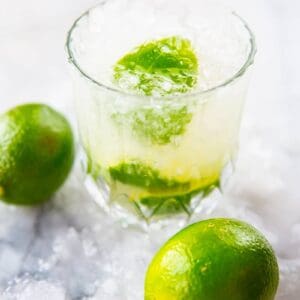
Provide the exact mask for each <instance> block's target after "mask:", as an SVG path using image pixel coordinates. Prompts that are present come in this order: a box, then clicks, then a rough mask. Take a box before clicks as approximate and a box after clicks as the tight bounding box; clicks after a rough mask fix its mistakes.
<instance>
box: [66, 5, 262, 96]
mask: <svg viewBox="0 0 300 300" xmlns="http://www.w3.org/2000/svg"><path fill="white" fill-rule="evenodd" d="M108 1H109V0H104V1H103V2H101V3H98V4H96V5H95V6H93V7H90V8H89V9H87V10H86V11H85V12H84V13H83V14H81V15H80V16H79V17H78V18H77V19H76V20H75V21H74V22H73V24H72V26H71V28H70V29H69V31H68V32H67V39H66V43H65V48H66V51H67V56H68V62H69V63H70V64H72V65H73V66H74V67H75V69H76V70H77V71H78V72H79V73H80V74H81V75H82V76H83V77H84V78H85V79H87V80H88V81H90V82H91V83H93V84H95V85H97V86H98V87H100V88H102V89H105V90H108V91H110V92H114V93H118V94H121V95H123V96H126V97H135V98H148V99H149V98H151V99H159V100H161V99H176V98H182V97H183V96H184V97H192V96H201V95H204V94H207V93H211V92H214V91H216V90H219V89H220V88H222V87H226V86H227V85H230V84H231V83H233V82H234V81H235V80H236V79H238V78H240V77H241V76H243V75H244V74H245V73H246V71H247V70H248V68H249V67H250V66H251V65H252V64H253V63H254V57H255V54H256V52H257V48H256V41H255V35H254V33H253V31H252V30H251V29H250V27H249V25H248V23H247V22H246V21H245V20H244V19H243V18H242V17H241V16H240V15H239V14H237V13H236V12H235V11H233V10H232V11H231V12H230V14H231V15H232V16H234V17H236V18H238V20H239V21H240V22H241V25H242V26H244V28H245V29H246V31H247V32H248V34H249V43H250V47H251V48H250V51H249V54H248V56H247V57H246V59H245V60H244V63H243V64H242V67H241V68H239V70H238V71H237V72H236V73H234V74H233V75H232V76H230V77H229V78H228V79H226V80H224V81H223V82H221V83H220V84H218V85H216V86H213V87H211V88H208V89H204V90H199V91H194V92H191V93H186V94H177V95H173V96H172V95H168V96H147V95H139V94H134V93H131V92H128V91H124V90H122V89H119V88H117V87H113V86H109V85H106V84H103V83H101V82H100V81H98V80H96V79H94V78H93V77H92V76H90V75H89V74H88V73H87V72H86V71H84V70H83V69H82V68H81V66H80V64H79V63H78V62H77V60H76V57H75V55H74V53H73V51H72V49H71V38H72V34H73V31H74V30H75V28H76V27H77V25H78V23H79V22H80V20H82V19H83V18H85V17H86V16H87V15H88V14H89V13H90V11H92V10H93V9H95V8H97V7H100V6H102V5H105V4H106V3H107V2H108Z"/></svg>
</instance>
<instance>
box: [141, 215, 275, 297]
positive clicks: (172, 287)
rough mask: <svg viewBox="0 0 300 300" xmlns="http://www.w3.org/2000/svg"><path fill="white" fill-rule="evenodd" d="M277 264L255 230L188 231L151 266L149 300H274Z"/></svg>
mask: <svg viewBox="0 0 300 300" xmlns="http://www.w3.org/2000/svg"><path fill="white" fill-rule="evenodd" d="M278 281H279V272H278V265H277V260H276V257H275V254H274V251H273V250H272V248H271V246H270V244H269V243H268V241H267V240H266V239H265V238H264V236H263V235H262V234H261V233H259V232H258V231H257V230H256V229H255V228H254V227H252V226H250V225H249V224H247V223H244V222H241V221H238V220H233V219H224V218H217V219H210V220H205V221H202V222H199V223H195V224H193V225H190V226H188V227H187V228H185V229H183V230H182V231H180V232H179V233H177V234H176V235H175V236H173V237H172V238H171V239H170V240H169V241H167V242H166V244H165V245H164V246H163V247H162V248H161V249H160V250H159V251H158V253H157V254H156V255H155V257H154V258H153V260H152V262H151V264H150V265H149V267H148V271H147V274H146V279H145V300H272V299H274V297H275V294H276V290H277V287H278Z"/></svg>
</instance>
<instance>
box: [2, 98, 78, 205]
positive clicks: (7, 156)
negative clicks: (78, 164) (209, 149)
mask: <svg viewBox="0 0 300 300" xmlns="http://www.w3.org/2000/svg"><path fill="white" fill-rule="evenodd" d="M73 160H74V141H73V134H72V130H71V127H70V125H69V123H68V121H67V120H66V119H65V118H64V117H63V116H62V115H61V114H60V113H58V112H57V111H55V110H53V109H52V108H50V107H49V106H47V105H43V104H25V105H21V106H17V107H15V108H13V109H11V110H9V111H8V112H6V113H4V114H3V115H1V116H0V199H2V200H3V201H5V202H8V203H13V204H22V205H33V204H38V203H40V202H42V201H45V200H47V199H49V198H50V196H51V195H52V194H53V193H54V192H55V191H56V190H57V189H58V188H59V187H60V186H61V185H62V183H63V182H64V181H65V179H66V178H67V176H68V174H69V172H70V169H71V167H72V164H73Z"/></svg>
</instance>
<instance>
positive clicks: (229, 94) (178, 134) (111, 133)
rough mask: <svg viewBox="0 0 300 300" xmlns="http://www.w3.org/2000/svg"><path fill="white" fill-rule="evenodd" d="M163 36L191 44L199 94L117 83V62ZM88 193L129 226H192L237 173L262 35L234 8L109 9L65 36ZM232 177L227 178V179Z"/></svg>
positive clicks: (162, 5) (124, 4) (161, 4)
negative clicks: (183, 222) (257, 37)
mask: <svg viewBox="0 0 300 300" xmlns="http://www.w3.org/2000/svg"><path fill="white" fill-rule="evenodd" d="M165 36H184V37H187V38H189V40H191V41H192V44H193V46H194V48H195V51H196V52H197V57H198V59H199V69H200V73H201V76H200V77H199V78H198V83H199V84H198V86H197V87H196V88H195V89H193V90H191V91H190V92H188V93H181V94H180V93H177V94H174V95H173V94H168V95H166V96H161V95H149V96H146V95H140V94H137V93H133V92H129V91H127V90H122V89H121V88H120V87H119V86H117V85H115V84H114V83H113V81H112V68H113V65H114V63H115V62H116V61H117V60H118V59H119V58H120V57H122V55H124V54H125V53H127V52H128V51H130V50H131V49H132V48H134V47H135V46H136V45H140V44H142V43H143V42H145V41H149V40H154V39H159V38H162V37H165ZM66 47H67V53H68V59H69V62H70V65H71V66H72V68H71V70H72V71H71V74H72V79H73V86H74V95H75V102H76V111H77V119H78V128H79V133H80V139H81V145H82V148H83V153H84V155H83V160H84V162H85V163H84V166H85V171H86V174H87V177H86V185H87V187H88V189H89V190H90V192H91V193H92V195H93V197H94V198H95V200H96V201H97V203H99V205H100V206H101V207H102V208H103V209H104V210H105V211H106V212H107V213H109V214H110V215H112V216H113V217H116V218H118V219H120V220H122V221H123V222H126V223H140V222H146V223H151V222H161V221H164V222H168V220H171V219H173V218H180V219H187V218H189V217H190V216H191V215H192V214H193V213H194V212H195V211H199V210H200V209H201V205H202V199H203V198H205V197H208V198H207V199H208V200H206V203H209V202H207V201H209V195H210V194H211V192H212V191H214V190H216V189H220V188H221V187H222V185H223V183H224V177H228V173H229V172H228V170H232V169H233V168H232V166H233V165H234V162H235V157H236V153H237V148H238V137H239V127H240V121H241V114H242V109H243V104H244V100H245V96H246V91H247V87H248V82H249V69H251V68H250V66H251V65H252V64H253V60H254V56H255V52H256V50H255V41H254V36H253V33H252V32H251V30H250V29H249V27H248V26H247V24H246V23H245V21H244V20H243V19H241V18H240V17H239V16H238V15H237V14H236V13H234V12H232V11H231V10H230V9H227V8H224V7H221V6H220V5H218V4H212V2H211V1H199V0H190V1H188V2H187V1H184V0H178V1H173V0H160V1H151V2H149V1H145V0H139V1H137V0H130V1H129V0H110V1H104V2H102V3H101V4H99V5H97V6H96V7H94V8H92V9H90V10H88V11H87V12H85V13H84V14H83V15H81V16H80V17H79V18H78V19H77V20H76V21H75V23H74V24H73V26H72V28H71V29H70V31H69V33H68V37H67V44H66ZM225 174H226V175H225Z"/></svg>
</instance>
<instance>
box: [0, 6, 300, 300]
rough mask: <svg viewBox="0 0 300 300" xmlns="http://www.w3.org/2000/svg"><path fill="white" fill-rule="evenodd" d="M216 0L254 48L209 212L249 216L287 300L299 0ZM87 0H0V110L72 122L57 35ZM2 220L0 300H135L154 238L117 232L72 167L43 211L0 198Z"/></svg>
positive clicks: (294, 237)
mask: <svg viewBox="0 0 300 300" xmlns="http://www.w3.org/2000/svg"><path fill="white" fill-rule="evenodd" d="M174 1H176V0H174ZM224 2H225V3H227V4H229V5H230V6H232V7H233V8H235V9H236V10H237V11H238V12H239V14H240V15H242V16H243V17H244V18H245V19H246V20H247V21H248V23H249V24H250V26H251V27H252V28H253V30H254V32H255V34H256V36H257V44H258V55H257V59H256V64H255V69H254V72H253V78H252V84H251V87H250V91H249V96H248V101H247V104H246V107H245V114H244V119H243V124H242V130H241V151H240V155H239V161H238V165H237V171H236V174H235V175H234V178H233V180H232V181H231V184H230V186H229V188H228V191H226V194H225V197H224V198H225V199H224V201H222V203H221V204H220V206H219V208H218V209H217V210H216V212H214V215H218V216H225V215H226V216H233V217H237V218H241V219H244V220H247V221H249V222H251V223H252V224H254V225H255V226H257V227H258V228H259V229H260V230H262V231H263V232H264V234H266V236H267V237H268V239H269V240H270V242H271V243H272V245H273V246H274V248H275V250H276V252H277V254H278V257H279V262H280V268H281V284H280V288H279V292H278V296H277V298H276V299H280V300H297V299H299V295H300V197H299V191H298V186H299V178H300V137H299V130H300V121H299V113H300V87H299V75H298V74H299V70H300V60H299V53H300V38H299V35H300V29H299V28H300V17H299V12H300V2H299V1H297V0H290V1H285V0H242V1H240V0H226V1H223V3H224ZM96 3H97V1H95V0H64V1H61V0H51V1H50V0H49V1H46V0H44V1H37V0H27V1H21V0H2V1H1V7H0V45H1V46H0V111H1V112H2V111H5V109H7V108H8V107H11V106H14V105H16V104H18V103H23V102H31V101H38V102H46V103H48V104H50V105H53V106H54V107H56V108H57V109H59V110H61V111H62V112H64V113H66V114H67V116H68V117H69V118H70V119H71V120H72V122H74V119H75V118H74V113H73V105H72V87H71V80H70V78H69V74H68V68H67V62H66V55H65V51H64V43H65V36H66V32H67V30H68V29H69V27H70V26H71V24H72V21H73V20H74V19H75V18H76V17H77V16H79V15H80V14H81V13H82V12H83V11H84V10H86V9H87V8H89V7H90V6H92V5H94V4H96ZM149 3H151V0H149ZM187 4H188V1H187ZM0 224H1V226H0V293H1V295H2V296H0V299H18V300H19V299H21V300H29V299H30V300H34V299H39V300H43V299H45V300H46V299H47V300H60V299H72V300H73V299H110V300H111V299H130V300H138V299H142V289H143V276H144V272H145V268H146V266H147V263H148V262H149V259H150V258H151V256H152V254H153V253H154V251H155V249H156V248H157V247H158V245H159V242H156V243H154V242H152V241H151V237H150V238H149V239H147V238H146V237H144V236H142V235H141V234H140V233H139V232H128V230H119V229H118V228H116V226H114V225H113V224H112V222H111V221H110V220H108V219H107V218H106V217H105V216H103V215H102V213H101V212H100V211H99V210H98V209H97V207H96V206H95V205H94V203H93V202H92V201H91V200H90V199H89V196H88V195H87V194H86V192H85V191H84V189H83V188H82V183H81V177H80V175H79V174H78V172H77V170H75V171H74V173H73V175H72V177H71V178H70V180H69V181H68V183H67V184H66V185H65V186H64V188H63V189H62V190H61V191H60V192H59V193H58V195H57V196H56V197H55V199H53V201H52V202H51V203H48V204H47V205H46V206H45V207H43V208H40V209H24V208H13V207H7V206H5V205H0Z"/></svg>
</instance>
